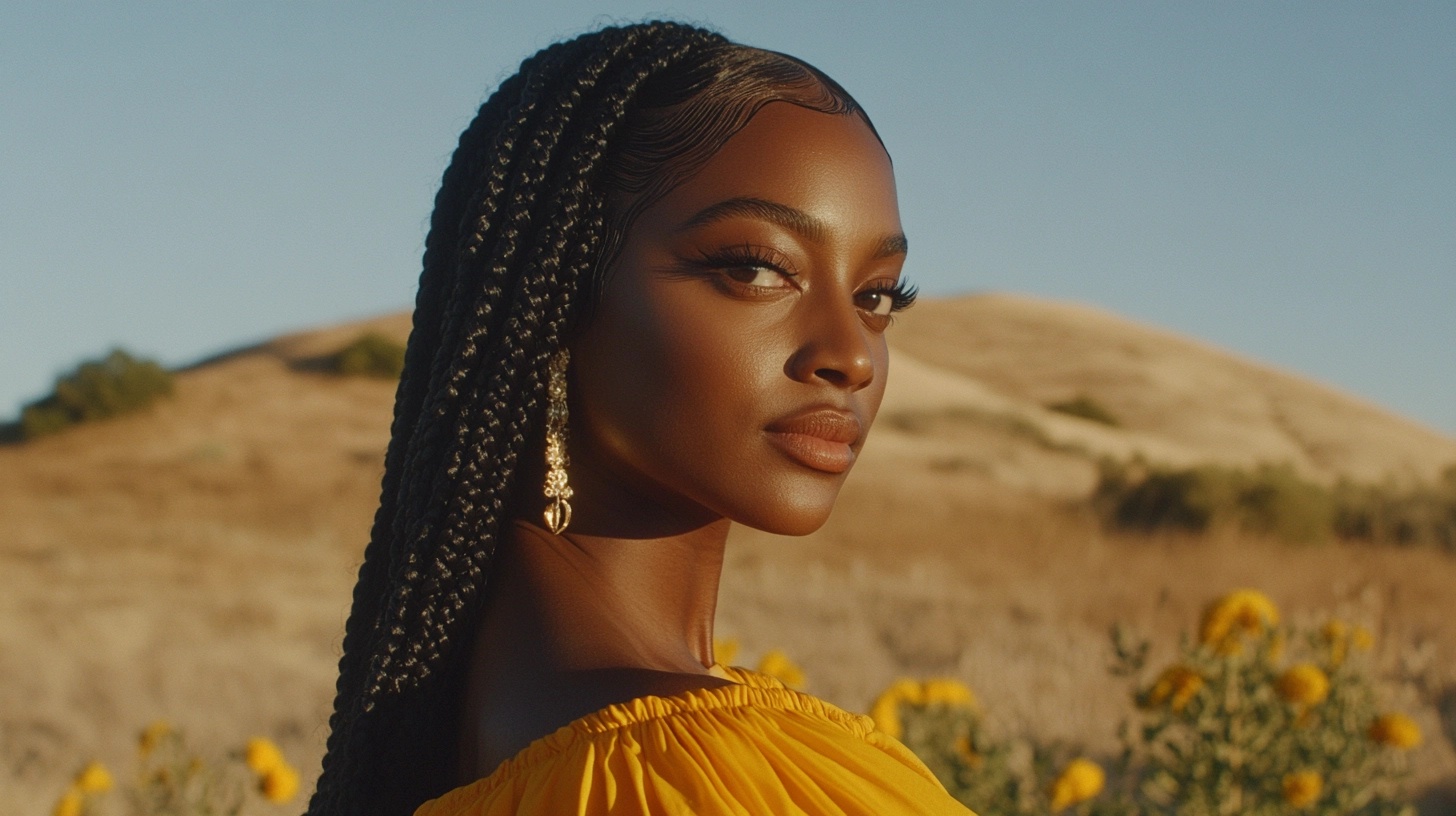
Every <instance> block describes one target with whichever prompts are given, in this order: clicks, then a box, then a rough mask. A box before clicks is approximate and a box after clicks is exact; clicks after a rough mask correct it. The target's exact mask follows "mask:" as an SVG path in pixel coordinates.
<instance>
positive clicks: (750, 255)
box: [698, 244, 798, 279]
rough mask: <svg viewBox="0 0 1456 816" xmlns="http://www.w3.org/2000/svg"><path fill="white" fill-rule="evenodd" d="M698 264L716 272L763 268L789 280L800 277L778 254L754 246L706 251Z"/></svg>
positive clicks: (699, 258) (745, 245) (743, 245)
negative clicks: (754, 267) (755, 267)
mask: <svg viewBox="0 0 1456 816" xmlns="http://www.w3.org/2000/svg"><path fill="white" fill-rule="evenodd" d="M698 263H699V264H701V265H702V266H703V267H704V268H707V269H714V270H723V269H734V268H742V267H753V266H761V267H763V268H765V269H772V270H773V271H775V272H777V273H779V274H780V275H783V276H784V277H786V278H789V279H793V278H796V277H798V273H797V272H791V271H790V270H789V269H788V268H787V266H788V265H787V264H786V263H785V262H784V260H783V258H781V257H780V256H779V254H778V253H777V252H774V251H773V250H770V249H767V248H766V247H760V246H754V245H753V244H741V245H739V246H730V247H724V248H722V249H718V250H704V251H702V252H700V253H699V254H698Z"/></svg>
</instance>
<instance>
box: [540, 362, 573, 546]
mask: <svg viewBox="0 0 1456 816" xmlns="http://www.w3.org/2000/svg"><path fill="white" fill-rule="evenodd" d="M570 361H571V353H570V352H568V351H567V350H566V349H561V350H560V351H558V352H556V353H555V354H553V355H551V361H550V363H549V364H548V372H549V375H550V376H549V377H548V379H547V381H546V490H545V493H546V499H547V504H546V512H545V513H544V514H543V516H544V518H545V520H546V528H547V529H549V530H550V531H551V532H553V533H558V534H559V533H561V532H562V531H563V530H565V529H566V525H568V524H570V523H571V504H570V503H568V502H567V499H569V498H571V485H569V484H567V483H566V465H567V458H566V418H567V414H566V364H567V363H568V362H570Z"/></svg>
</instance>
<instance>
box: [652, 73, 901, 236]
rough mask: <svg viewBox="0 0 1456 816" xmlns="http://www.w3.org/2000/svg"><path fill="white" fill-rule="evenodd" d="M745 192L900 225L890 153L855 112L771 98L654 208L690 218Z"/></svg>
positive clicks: (888, 227) (862, 224) (845, 218)
mask: <svg viewBox="0 0 1456 816" xmlns="http://www.w3.org/2000/svg"><path fill="white" fill-rule="evenodd" d="M737 197H745V198H759V199H764V200H768V201H773V202H776V203H780V204H785V205H788V206H791V207H794V208H796V209H800V210H803V211H804V212H806V213H809V214H810V215H814V216H816V217H817V218H819V219H821V220H824V221H825V222H826V223H829V224H831V225H839V226H843V227H845V228H848V229H854V230H861V229H867V230H873V231H875V232H886V231H890V232H894V231H898V230H899V207H898V202H897V199H896V195H895V177H894V171H893V169H892V167H891V164H890V157H889V155H888V154H887V153H886V152H885V149H884V146H883V145H881V144H880V141H879V139H878V138H876V137H875V134H874V132H873V131H871V130H870V127H869V126H868V125H867V124H866V123H865V122H864V120H863V119H861V118H860V117H859V116H857V115H855V114H838V113H820V112H818V111H813V110H809V109H807V108H803V107H800V106H798V105H795V104H793V103H789V102H771V103H769V104H768V105H765V106H764V107H763V109H762V110H760V111H759V112H758V113H757V114H755V115H754V117H753V118H752V119H750V120H749V122H748V124H746V125H745V126H744V127H743V128H742V129H740V130H739V131H738V132H737V133H735V134H734V135H733V136H732V137H731V138H730V139H728V141H727V142H726V143H724V145H723V147H722V148H720V149H719V150H718V152H717V153H715V154H713V156H712V157H711V158H709V159H708V161H707V162H706V163H705V164H704V165H703V166H702V167H701V168H700V169H699V170H698V172H697V173H695V174H694V175H693V176H692V178H690V179H688V180H687V181H686V182H684V183H683V184H681V185H679V186H678V187H677V188H675V189H674V190H672V191H671V192H670V193H668V194H667V196H665V197H664V198H663V200H662V201H660V202H658V203H657V204H656V205H654V206H653V207H651V208H650V209H649V213H651V211H656V212H655V213H652V214H655V215H658V216H659V217H661V216H667V215H671V214H675V215H677V216H678V217H680V218H686V217H690V216H691V215H692V214H693V213H695V212H698V211H699V210H701V209H702V208H704V207H707V206H711V205H712V204H715V203H717V202H720V201H724V200H727V199H730V198H737ZM644 216H649V214H648V213H644ZM649 217H650V216H649Z"/></svg>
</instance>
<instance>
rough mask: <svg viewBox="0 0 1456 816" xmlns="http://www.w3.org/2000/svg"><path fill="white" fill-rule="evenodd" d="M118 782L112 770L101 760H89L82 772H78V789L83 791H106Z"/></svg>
mask: <svg viewBox="0 0 1456 816" xmlns="http://www.w3.org/2000/svg"><path fill="white" fill-rule="evenodd" d="M114 784H116V783H115V782H114V781H113V780H112V778H111V771H108V770H106V766H105V765H102V764H101V763H100V762H95V761H92V762H88V763H87V764H86V767H84V768H82V769H81V772H80V773H78V774H76V790H79V791H80V792H82V793H105V792H106V791H109V790H111V787H112V785H114Z"/></svg>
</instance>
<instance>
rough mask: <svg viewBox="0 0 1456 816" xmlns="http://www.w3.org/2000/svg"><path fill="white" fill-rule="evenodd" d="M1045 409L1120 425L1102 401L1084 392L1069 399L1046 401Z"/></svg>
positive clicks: (1092, 420)
mask: <svg viewBox="0 0 1456 816" xmlns="http://www.w3.org/2000/svg"><path fill="white" fill-rule="evenodd" d="M1046 407H1047V409H1048V410H1051V411H1056V412H1057V413H1060V414H1068V415H1070V416H1074V417H1079V418H1081V419H1085V420H1088V421H1091V422H1098V423H1101V424H1103V425H1110V426H1112V427H1114V428H1116V427H1119V426H1121V425H1122V423H1121V422H1119V421H1118V420H1117V417H1116V416H1115V415H1113V413H1112V412H1111V411H1109V410H1107V408H1106V407H1104V406H1103V405H1102V403H1100V402H1097V401H1096V400H1094V399H1092V398H1091V397H1089V396H1087V395H1086V394H1078V395H1077V396H1075V397H1072V398H1071V399H1069V400H1063V401H1061V402H1049V403H1047V406H1046Z"/></svg>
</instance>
